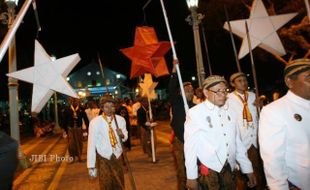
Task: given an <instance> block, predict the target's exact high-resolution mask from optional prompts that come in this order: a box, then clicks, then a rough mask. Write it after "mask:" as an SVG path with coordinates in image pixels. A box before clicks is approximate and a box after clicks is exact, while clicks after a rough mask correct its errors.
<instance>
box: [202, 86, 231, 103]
mask: <svg viewBox="0 0 310 190" xmlns="http://www.w3.org/2000/svg"><path fill="white" fill-rule="evenodd" d="M226 90H227V86H226V84H225V83H223V82H221V83H218V84H217V85H215V86H212V87H211V88H209V89H206V88H204V89H203V94H204V95H205V96H206V98H207V99H208V100H209V101H210V102H211V103H213V104H214V105H216V106H219V107H221V106H223V105H224V104H225V101H226V95H227V91H226Z"/></svg>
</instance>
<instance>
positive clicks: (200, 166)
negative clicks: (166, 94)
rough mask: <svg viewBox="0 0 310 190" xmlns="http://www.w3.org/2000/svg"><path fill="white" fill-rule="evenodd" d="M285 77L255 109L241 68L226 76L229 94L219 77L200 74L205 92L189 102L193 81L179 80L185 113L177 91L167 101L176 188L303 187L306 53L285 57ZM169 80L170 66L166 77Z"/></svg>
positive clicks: (309, 178)
mask: <svg viewBox="0 0 310 190" xmlns="http://www.w3.org/2000/svg"><path fill="white" fill-rule="evenodd" d="M284 80H285V83H286V85H287V87H288V92H287V94H286V95H285V96H284V97H282V98H280V99H279V100H277V101H275V102H273V103H270V104H269V105H267V106H265V107H263V109H262V111H261V113H259V109H260V108H259V106H258V105H259V104H258V101H257V98H256V97H255V94H254V93H252V92H250V91H248V84H247V79H246V75H245V74H244V73H241V72H239V73H234V74H233V75H231V77H230V80H229V82H230V85H231V86H232V87H233V88H234V90H233V91H232V92H230V93H229V92H228V85H229V84H228V82H227V81H226V80H225V78H224V77H221V76H218V75H211V76H209V77H207V78H206V79H205V81H204V82H203V86H202V88H203V94H204V96H205V98H206V99H205V100H204V101H203V102H201V103H199V104H198V105H195V106H193V104H192V96H193V88H192V86H191V85H190V84H189V83H184V90H185V95H186V98H187V101H188V104H189V106H190V107H191V109H190V110H189V111H188V113H187V114H185V110H184V107H182V104H183V100H182V99H179V100H178V102H177V98H176V97H175V96H178V97H180V94H175V96H172V100H171V105H172V112H173V113H172V115H173V119H172V122H171V126H172V128H173V130H174V133H175V139H174V141H173V150H174V153H175V154H174V155H175V157H176V165H177V171H178V185H179V187H178V189H186V188H189V189H193V190H195V189H208V190H213V189H217V190H222V189H223V190H224V189H227V190H230V189H231V190H234V189H237V186H238V188H239V189H247V188H253V189H259V190H260V189H262V190H263V189H267V188H269V189H271V190H273V189H275V190H278V189H281V190H282V189H283V190H288V189H303V190H304V189H308V188H309V187H310V184H309V183H310V128H309V126H310V60H309V59H298V60H295V61H292V62H290V63H289V64H288V65H287V66H286V67H285V69H284ZM175 81H177V79H176V75H175V74H174V73H173V74H172V75H171V81H170V84H174V83H175ZM172 86H173V85H170V91H171V92H173V91H174V90H175V89H174V88H172ZM183 131H184V134H182V133H183ZM183 137H184V138H183ZM183 146H184V155H183V154H182V153H183V150H182V149H183ZM266 180H267V181H266ZM266 182H267V184H266ZM237 183H238V185H237Z"/></svg>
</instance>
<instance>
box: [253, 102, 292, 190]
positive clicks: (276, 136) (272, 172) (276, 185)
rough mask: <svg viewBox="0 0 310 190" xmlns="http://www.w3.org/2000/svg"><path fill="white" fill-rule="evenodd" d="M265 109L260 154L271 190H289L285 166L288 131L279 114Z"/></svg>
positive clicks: (261, 122) (260, 133) (262, 117)
mask: <svg viewBox="0 0 310 190" xmlns="http://www.w3.org/2000/svg"><path fill="white" fill-rule="evenodd" d="M269 108H270V107H268V106H267V107H264V108H263V110H262V112H261V115H260V121H259V143H260V153H261V157H262V159H263V161H264V170H265V174H266V179H267V183H268V186H269V188H270V189H271V190H273V189H276V190H288V182H287V179H288V175H287V171H286V166H285V165H286V164H285V144H286V140H285V138H286V130H285V126H283V124H282V123H283V121H282V120H283V119H281V118H280V117H279V116H278V113H277V112H276V111H274V110H271V109H269Z"/></svg>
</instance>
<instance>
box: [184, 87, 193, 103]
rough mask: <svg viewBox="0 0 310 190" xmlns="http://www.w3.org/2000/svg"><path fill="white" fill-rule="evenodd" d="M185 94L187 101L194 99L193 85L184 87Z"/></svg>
mask: <svg viewBox="0 0 310 190" xmlns="http://www.w3.org/2000/svg"><path fill="white" fill-rule="evenodd" d="M184 92H185V96H186V100H187V101H191V100H192V99H193V96H194V89H193V86H192V85H186V86H184Z"/></svg>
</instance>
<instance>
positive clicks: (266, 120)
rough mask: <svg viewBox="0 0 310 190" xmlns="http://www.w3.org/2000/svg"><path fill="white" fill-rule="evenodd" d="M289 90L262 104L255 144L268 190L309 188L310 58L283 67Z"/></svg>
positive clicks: (304, 189) (303, 189)
mask: <svg viewBox="0 0 310 190" xmlns="http://www.w3.org/2000/svg"><path fill="white" fill-rule="evenodd" d="M284 80H285V83H286V85H287V87H288V88H289V91H288V92H287V94H286V95H285V96H283V97H282V98H280V99H278V100H276V101H274V102H272V103H271V104H269V105H267V106H265V107H264V108H263V110H262V112H261V115H260V122H259V144H260V152H261V156H262V159H263V161H264V170H265V174H266V178H267V184H268V186H269V188H270V189H271V190H288V189H290V190H292V189H294V190H297V189H302V190H306V189H310V59H298V60H295V61H292V62H290V63H289V64H288V65H287V66H286V67H285V69H284Z"/></svg>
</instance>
